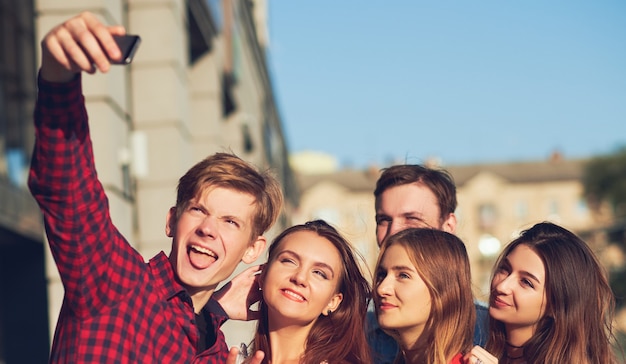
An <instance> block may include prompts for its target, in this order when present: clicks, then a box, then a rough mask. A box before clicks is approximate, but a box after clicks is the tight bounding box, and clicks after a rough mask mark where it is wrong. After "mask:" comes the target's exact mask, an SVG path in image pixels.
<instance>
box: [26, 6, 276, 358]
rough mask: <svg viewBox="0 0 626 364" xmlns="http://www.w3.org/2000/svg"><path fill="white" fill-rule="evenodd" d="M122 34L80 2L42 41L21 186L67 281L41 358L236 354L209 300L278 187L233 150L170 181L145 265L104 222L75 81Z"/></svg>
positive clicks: (262, 225) (257, 245)
mask: <svg viewBox="0 0 626 364" xmlns="http://www.w3.org/2000/svg"><path fill="white" fill-rule="evenodd" d="M122 34H124V29H123V28H122V27H119V26H113V27H106V26H104V25H103V24H102V23H101V22H100V21H99V20H98V19H97V18H96V17H95V16H94V15H93V14H90V13H87V12H85V13H81V14H80V15H78V16H76V17H73V18H71V19H69V20H67V21H65V22H64V23H62V24H60V25H58V26H57V27H55V28H54V29H52V30H51V31H50V32H49V33H48V34H47V35H46V36H45V37H44V39H43V41H42V42H41V46H42V64H41V69H40V72H39V94H38V99H37V105H36V110H35V127H36V142H35V150H34V152H33V159H32V163H31V171H30V175H29V187H30V189H31V192H32V194H33V196H34V197H35V199H36V200H37V202H38V203H39V205H40V207H41V210H42V212H43V215H44V221H45V226H46V234H47V237H48V241H49V244H50V248H51V251H52V254H53V257H54V259H55V262H56V265H57V268H58V270H59V273H60V275H61V279H62V281H63V286H64V289H65V295H64V300H63V306H62V308H61V312H60V315H59V321H58V324H57V328H56V332H55V336H54V342H53V346H52V352H51V357H50V361H51V362H54V363H104V362H115V363H128V362H140V363H224V362H227V363H233V364H234V362H235V358H236V355H237V352H236V350H231V352H230V354H229V352H228V348H227V346H226V342H225V340H224V334H223V333H222V332H221V330H220V326H221V324H222V323H223V322H224V321H225V320H226V319H227V318H228V317H227V315H226V314H225V312H224V311H223V309H221V307H220V306H219V304H217V302H212V301H211V302H209V301H210V300H211V298H212V295H213V292H214V291H215V289H216V287H217V286H218V285H219V284H220V282H222V281H223V280H225V279H226V278H227V277H228V276H229V275H230V274H231V273H232V272H233V271H234V269H235V268H236V266H237V265H238V264H239V262H241V261H242V262H244V263H252V262H253V261H254V260H255V259H256V258H257V257H258V256H259V254H261V253H262V252H263V250H264V248H265V245H266V240H265V238H264V237H263V235H262V234H263V233H264V232H265V231H267V230H268V229H269V227H270V226H271V225H272V224H273V223H274V222H275V221H276V219H277V217H278V215H279V214H280V211H281V207H282V194H281V189H280V186H279V184H278V182H277V181H276V180H275V179H274V178H273V177H271V176H270V175H269V174H267V173H261V172H259V171H258V170H257V169H256V168H254V167H253V166H252V165H250V164H248V163H246V162H244V161H243V160H241V159H240V158H238V157H236V156H234V155H232V154H227V153H217V154H215V155H212V156H209V157H208V158H206V159H205V160H203V161H201V162H199V163H197V164H196V165H195V166H193V167H192V168H191V169H190V170H189V171H187V172H186V173H185V175H184V176H182V177H181V179H180V180H179V184H178V188H177V199H176V204H175V206H173V207H171V208H170V209H169V211H168V212H167V215H166V221H167V222H166V227H165V231H166V234H167V236H168V237H170V238H172V248H171V252H170V254H169V255H165V253H163V252H161V253H159V254H157V255H156V256H155V257H154V258H152V259H151V260H150V261H149V262H148V263H145V262H144V259H143V257H142V256H141V255H140V254H139V253H138V252H137V251H135V250H134V249H133V248H132V247H131V245H130V244H129V243H128V242H127V241H126V238H125V237H124V236H122V235H121V234H120V232H119V231H118V230H117V229H116V227H115V226H114V225H113V223H112V221H111V218H110V215H109V207H108V200H107V197H106V195H105V192H104V189H103V187H102V184H101V183H100V181H99V180H98V177H97V173H96V168H95V165H94V158H93V147H92V143H91V138H90V135H89V124H88V120H87V112H86V109H85V103H84V97H83V95H82V89H81V77H82V73H83V72H87V73H94V72H96V71H101V72H106V71H107V70H108V69H109V67H110V64H111V63H110V60H119V59H120V58H121V54H120V50H119V49H118V47H117V45H116V43H115V42H114V40H113V37H112V35H122ZM207 303H209V304H208V305H207ZM261 358H262V354H261V353H259V354H257V355H256V356H255V357H254V360H253V363H259V362H260V360H261Z"/></svg>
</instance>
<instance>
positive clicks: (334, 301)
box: [322, 293, 343, 316]
mask: <svg viewBox="0 0 626 364" xmlns="http://www.w3.org/2000/svg"><path fill="white" fill-rule="evenodd" d="M341 301H343V293H336V294H335V295H333V297H332V298H331V299H330V302H328V305H327V306H326V307H325V308H324V309H323V310H322V315H324V316H328V315H329V314H331V313H332V312H335V310H336V309H337V308H338V307H339V304H340V303H341Z"/></svg>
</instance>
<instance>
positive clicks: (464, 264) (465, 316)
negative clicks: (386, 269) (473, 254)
mask: <svg viewBox="0 0 626 364" xmlns="http://www.w3.org/2000/svg"><path fill="white" fill-rule="evenodd" d="M393 245H399V246H401V247H403V248H404V249H406V252H407V255H408V257H409V260H410V261H411V263H413V265H414V266H415V270H416V271H417V273H418V274H419V276H420V277H421V278H422V280H423V281H424V283H425V284H426V286H427V287H428V292H429V294H430V299H431V309H430V314H429V317H428V320H427V322H426V325H425V327H424V332H423V334H422V335H428V336H427V338H426V340H425V342H428V343H430V345H429V346H428V347H426V348H423V356H422V362H424V363H432V364H446V363H448V361H449V360H450V359H451V358H452V357H453V356H454V355H456V354H458V353H461V352H467V351H469V350H470V349H471V348H472V336H473V332H474V324H475V322H476V309H475V308H474V296H473V294H472V277H471V272H470V264H469V258H468V256H467V251H466V249H465V244H464V243H463V241H461V239H459V238H458V237H456V236H455V235H453V234H450V233H448V232H445V231H441V230H435V229H428V228H411V229H406V230H402V231H400V232H398V233H396V234H394V235H392V236H390V237H389V238H387V239H386V240H385V241H384V242H383V246H382V247H381V251H380V254H379V256H378V262H377V263H376V270H375V282H374V292H375V293H376V292H377V288H378V285H379V284H380V282H381V279H380V278H379V267H380V263H381V260H382V258H383V256H384V255H385V251H386V250H387V249H389V247H390V246H393ZM388 333H389V334H390V335H391V336H395V334H394V333H393V332H392V330H389V331H388ZM395 363H404V358H403V357H402V353H401V352H399V353H398V356H397V357H396V360H395Z"/></svg>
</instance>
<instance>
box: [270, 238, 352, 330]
mask: <svg viewBox="0 0 626 364" xmlns="http://www.w3.org/2000/svg"><path fill="white" fill-rule="evenodd" d="M278 244H280V245H279V246H278V247H276V249H277V252H276V254H275V257H274V258H273V259H272V260H271V261H269V262H268V263H267V267H266V268H265V269H264V271H263V274H262V277H261V280H262V284H261V286H262V289H263V300H264V302H265V304H266V306H267V309H268V315H269V325H270V330H272V329H274V328H276V327H277V326H280V325H292V324H297V325H302V326H309V327H310V326H311V325H313V323H315V320H316V319H317V318H318V317H319V315H320V314H324V315H326V314H327V312H328V311H329V310H330V311H334V310H336V309H337V307H338V306H339V304H340V303H341V300H342V294H341V293H339V292H338V287H339V282H340V280H341V274H342V266H343V265H342V262H341V257H340V255H339V251H338V250H337V248H335V246H334V245H333V244H332V243H331V242H330V241H328V240H327V239H326V238H323V237H321V236H319V235H318V234H317V233H315V232H312V231H306V230H302V231H295V232H293V233H291V234H288V235H286V236H285V237H284V238H283V239H282V240H281V241H280V242H279V243H278Z"/></svg>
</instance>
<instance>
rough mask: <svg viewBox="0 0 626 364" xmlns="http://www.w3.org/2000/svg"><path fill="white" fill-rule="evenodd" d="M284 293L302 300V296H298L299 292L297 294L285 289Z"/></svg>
mask: <svg viewBox="0 0 626 364" xmlns="http://www.w3.org/2000/svg"><path fill="white" fill-rule="evenodd" d="M285 293H286V294H288V295H290V296H291V297H294V298H296V299H298V300H302V301H304V297H302V296H300V295H299V294H297V293H295V292H293V291H288V290H286V291H285Z"/></svg>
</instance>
